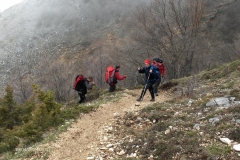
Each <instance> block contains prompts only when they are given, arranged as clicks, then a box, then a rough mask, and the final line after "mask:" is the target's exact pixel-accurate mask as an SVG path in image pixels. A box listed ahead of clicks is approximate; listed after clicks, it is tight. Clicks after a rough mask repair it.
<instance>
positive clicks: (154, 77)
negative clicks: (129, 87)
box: [138, 65, 158, 83]
mask: <svg viewBox="0 0 240 160" xmlns="http://www.w3.org/2000/svg"><path fill="white" fill-rule="evenodd" d="M150 70H152V73H150V72H149V71H150ZM138 72H139V73H145V77H146V83H155V81H156V80H157V79H158V78H157V77H158V75H157V74H156V67H154V66H153V65H150V66H149V67H148V68H147V67H143V68H142V69H140V70H138ZM148 77H149V79H148Z"/></svg>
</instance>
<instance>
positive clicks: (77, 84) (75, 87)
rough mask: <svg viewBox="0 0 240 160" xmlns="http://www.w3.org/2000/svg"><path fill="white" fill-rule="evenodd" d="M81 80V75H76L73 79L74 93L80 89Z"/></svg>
mask: <svg viewBox="0 0 240 160" xmlns="http://www.w3.org/2000/svg"><path fill="white" fill-rule="evenodd" d="M82 80H84V76H83V75H81V74H80V75H77V76H76V78H75V82H74V89H75V90H76V91H79V89H80V88H79V87H80V83H79V82H81V81H82Z"/></svg>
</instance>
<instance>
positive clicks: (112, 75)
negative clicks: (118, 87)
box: [105, 66, 115, 84]
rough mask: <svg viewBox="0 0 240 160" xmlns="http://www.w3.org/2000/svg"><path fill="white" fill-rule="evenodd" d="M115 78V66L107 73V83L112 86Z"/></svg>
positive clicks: (108, 69)
mask: <svg viewBox="0 0 240 160" xmlns="http://www.w3.org/2000/svg"><path fill="white" fill-rule="evenodd" d="M114 78H115V68H114V67H113V66H109V67H108V68H107V70H106V73H105V81H106V83H108V84H110V83H112V82H113V81H114Z"/></svg>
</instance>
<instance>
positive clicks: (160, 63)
mask: <svg viewBox="0 0 240 160" xmlns="http://www.w3.org/2000/svg"><path fill="white" fill-rule="evenodd" d="M154 61H155V62H156V63H155V64H156V66H157V67H158V69H159V80H158V81H156V82H155V84H154V87H153V88H154V94H155V96H158V87H159V85H160V83H161V82H163V80H164V78H165V77H166V76H167V72H166V68H165V66H164V64H163V61H162V60H161V59H159V58H154Z"/></svg>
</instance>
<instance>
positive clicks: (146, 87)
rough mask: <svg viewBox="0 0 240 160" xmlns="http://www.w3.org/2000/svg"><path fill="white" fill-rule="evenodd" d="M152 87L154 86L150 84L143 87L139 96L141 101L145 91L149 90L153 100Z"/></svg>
mask: <svg viewBox="0 0 240 160" xmlns="http://www.w3.org/2000/svg"><path fill="white" fill-rule="evenodd" d="M153 85H154V83H152V82H150V83H147V84H145V86H144V87H143V90H142V93H141V96H140V98H141V99H143V97H144V95H145V93H146V91H147V89H148V90H149V92H150V94H151V97H152V99H154V98H155V96H154V92H153Z"/></svg>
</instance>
